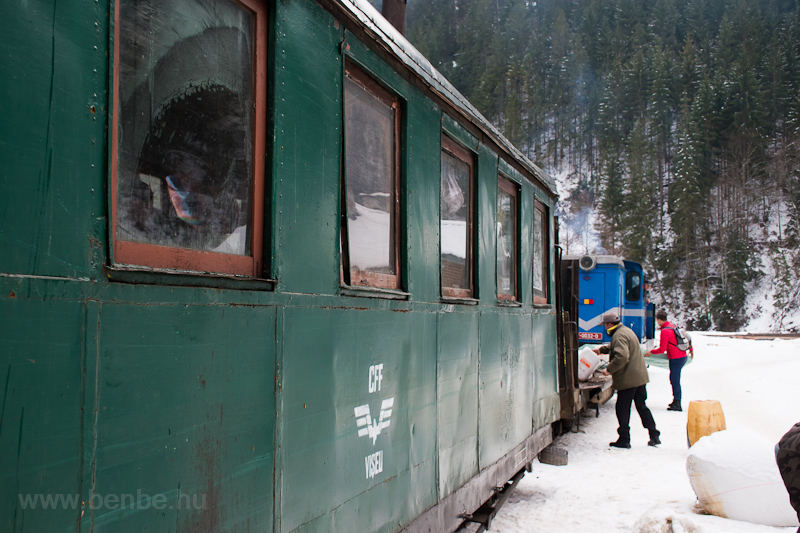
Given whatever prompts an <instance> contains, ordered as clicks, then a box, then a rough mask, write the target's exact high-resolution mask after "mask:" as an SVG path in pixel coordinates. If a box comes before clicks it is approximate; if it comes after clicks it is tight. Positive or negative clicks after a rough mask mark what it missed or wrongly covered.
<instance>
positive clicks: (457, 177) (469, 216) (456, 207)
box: [440, 136, 474, 298]
mask: <svg viewBox="0 0 800 533" xmlns="http://www.w3.org/2000/svg"><path fill="white" fill-rule="evenodd" d="M473 161H474V160H473V156H472V154H471V153H470V152H468V151H467V150H465V149H464V148H462V147H461V146H459V145H458V144H456V143H455V142H454V141H452V140H451V139H450V138H449V137H445V136H442V183H441V202H440V237H441V253H442V256H441V257H442V258H441V262H442V264H441V269H442V279H441V282H442V296H454V297H459V298H468V297H470V296H472V293H473V291H472V224H473V222H472V221H473V213H472V183H473V178H472V176H473V175H474V171H473V168H474V163H473Z"/></svg>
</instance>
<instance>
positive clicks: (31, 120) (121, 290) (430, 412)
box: [0, 0, 559, 532]
mask: <svg viewBox="0 0 800 533" xmlns="http://www.w3.org/2000/svg"><path fill="white" fill-rule="evenodd" d="M269 5H270V14H269V36H270V37H269V39H270V44H269V65H270V69H269V73H268V77H269V84H268V85H269V88H270V91H269V94H268V99H269V108H268V110H267V113H268V132H267V137H268V139H269V143H268V147H267V160H268V167H267V168H268V179H267V192H266V194H267V202H266V203H267V204H268V207H267V211H268V217H267V219H266V220H267V221H268V226H269V227H267V228H266V236H265V241H266V243H267V247H266V249H267V250H268V254H269V258H268V261H267V264H268V265H269V272H268V274H269V277H271V278H274V279H275V280H276V283H266V282H261V281H252V280H231V279H223V278H214V277H207V276H203V277H201V276H197V275H193V274H186V273H184V274H180V275H176V274H169V273H155V272H136V273H130V272H120V271H118V270H115V267H114V265H111V264H109V260H108V249H109V248H110V246H111V244H112V243H111V242H110V241H109V237H108V235H109V227H108V217H109V213H110V211H109V206H108V202H107V198H108V186H109V183H110V181H109V179H110V177H109V176H110V174H109V172H110V171H109V161H110V155H109V146H110V142H111V141H110V139H109V137H108V131H109V128H110V124H109V120H110V119H109V117H110V113H109V107H110V105H111V104H112V102H111V100H110V96H109V90H108V87H109V79H110V72H113V59H112V58H113V42H112V39H111V38H110V35H111V34H112V33H113V28H112V25H111V23H110V22H109V20H113V4H111V5H109V4H104V3H99V4H98V3H86V2H80V1H78V0H63V1H59V2H55V1H54V0H51V1H46V0H42V1H40V2H35V3H33V4H30V3H12V4H9V5H8V6H6V7H5V11H6V13H7V16H4V17H3V18H2V19H0V70H2V71H3V72H4V73H6V74H7V76H6V77H4V79H3V80H2V81H1V82H0V115H2V116H3V117H4V120H3V124H2V125H0V161H2V168H3V170H2V172H0V187H2V190H3V191H4V194H3V197H2V198H0V220H2V224H0V252H1V253H0V531H13V532H24V531H30V532H38V531H114V532H118V531H137V532H138V531H144V530H149V531H176V532H178V531H248V530H251V531H275V532H290V531H334V530H335V531H397V530H399V529H401V528H402V527H404V526H405V525H407V524H409V523H410V522H411V521H412V520H414V519H415V518H416V517H417V516H419V515H420V514H421V513H424V512H425V511H426V510H428V509H430V508H431V507H432V506H434V505H436V504H437V503H439V502H441V501H442V500H444V499H445V498H448V497H449V496H452V495H453V494H454V492H456V491H458V490H459V489H461V488H463V487H466V486H467V485H468V484H469V481H470V480H471V479H473V478H474V476H476V475H479V474H480V473H481V472H485V471H486V469H487V468H490V467H492V465H493V464H496V462H497V461H499V460H501V459H503V458H504V457H506V456H507V454H508V453H509V452H511V451H512V450H514V449H515V447H517V446H518V445H520V443H522V442H523V441H525V440H526V439H527V438H528V437H529V436H531V435H532V434H533V433H534V432H535V431H536V430H539V429H541V428H544V427H546V426H547V425H548V424H549V423H551V422H553V421H555V420H556V419H557V418H558V406H559V404H558V396H557V393H556V391H557V388H556V385H557V379H556V371H557V368H556V349H555V325H556V316H555V312H554V309H553V307H552V306H546V307H535V306H533V305H532V286H531V285H532V280H531V276H532V259H531V257H530V255H531V254H530V244H529V241H530V237H531V234H530V231H529V230H528V229H524V230H523V231H522V232H521V237H520V242H521V258H520V287H521V306H520V307H504V306H499V305H498V302H497V298H496V288H495V280H496V274H495V268H496V229H495V217H496V213H495V211H496V204H497V201H496V198H497V175H498V172H499V171H500V170H501V169H503V170H504V171H505V172H507V173H508V174H509V175H511V177H513V178H514V179H516V180H518V181H519V182H520V183H521V195H520V199H521V203H522V204H521V217H522V223H523V228H527V227H528V226H529V225H530V221H531V217H532V213H533V200H534V198H538V199H540V200H542V201H543V202H544V203H545V204H546V205H548V206H549V207H550V208H551V214H552V207H553V206H554V197H553V194H552V192H551V191H548V190H547V189H546V188H545V187H544V186H543V185H542V184H541V183H538V182H535V181H531V180H529V179H528V177H526V176H523V175H522V174H520V172H519V171H518V170H516V167H512V166H510V165H508V164H507V163H504V162H501V158H499V157H498V148H497V146H495V145H494V144H493V143H492V142H491V139H489V138H487V137H485V136H481V135H477V134H475V131H474V130H475V127H474V125H469V127H467V126H465V125H462V124H461V123H460V122H458V120H456V119H455V118H453V117H459V114H458V113H457V112H455V111H454V110H453V109H443V108H442V105H443V104H444V102H443V101H442V100H441V98H437V99H432V98H431V94H430V93H429V92H427V91H426V90H425V88H424V83H421V82H419V81H416V82H414V81H413V80H412V79H411V76H410V75H409V74H407V73H406V72H404V71H403V69H402V68H401V67H399V66H398V65H399V63H398V62H396V61H390V58H388V52H386V51H385V50H384V49H382V47H381V46H378V45H376V44H375V43H373V42H372V41H371V40H370V39H368V38H366V37H365V36H366V35H367V33H364V32H363V31H361V30H360V29H359V28H357V27H354V26H353V25H352V23H349V22H347V21H345V20H344V19H342V18H339V19H337V18H336V17H335V16H334V15H333V14H332V13H331V12H329V11H327V10H326V9H324V8H323V7H322V6H321V5H320V4H318V3H316V2H314V1H313V0H293V1H291V2H274V3H270V4H269ZM326 5H328V4H326ZM345 56H347V57H349V58H350V59H351V60H352V61H355V62H357V63H358V64H359V65H361V66H362V67H364V69H365V70H367V71H368V72H370V73H372V75H373V76H375V77H376V78H377V79H379V80H380V81H381V83H383V84H384V85H385V86H386V87H388V88H389V89H390V90H391V91H393V92H395V93H396V94H397V95H398V96H399V97H400V99H401V102H402V107H403V124H404V128H403V137H402V143H403V162H402V165H401V168H402V191H403V193H402V198H403V202H404V208H403V221H402V227H403V239H402V241H403V245H404V250H403V264H402V271H403V284H404V286H403V289H404V291H406V292H407V293H409V294H410V296H409V297H407V298H406V297H402V298H401V299H399V300H394V299H387V298H380V297H378V298H363V297H358V296H354V295H353V294H358V293H353V292H347V291H343V290H342V289H341V287H340V276H339V264H340V257H339V253H340V252H339V223H340V220H339V218H340V196H339V195H340V172H341V159H342V156H341V154H342V144H341V143H342V138H341V127H342V124H341V121H342V118H341V116H342V115H341V106H342V102H341V87H342V85H341V83H342V82H341V79H342V78H341V76H342V68H343V61H344V57H345ZM22 64H24V68H22V67H21V66H20V65H22ZM443 129H444V130H446V131H448V132H450V134H451V135H454V136H456V137H457V138H458V139H459V140H461V141H462V142H464V143H465V145H466V146H468V147H469V148H470V149H471V150H474V151H475V153H476V156H477V166H476V168H477V182H476V206H477V210H476V220H475V223H476V228H475V229H476V231H475V251H476V253H475V261H476V264H475V272H476V278H475V279H476V296H477V297H478V299H479V301H478V302H477V303H476V304H475V305H458V304H455V305H454V304H452V303H448V302H442V300H441V293H440V284H439V275H440V267H439V240H440V237H439V190H438V188H439V176H440V164H441V145H440V140H441V135H442V131H443ZM503 157H507V156H503ZM551 242H552V228H551ZM551 252H552V250H551ZM551 261H552V253H551ZM550 283H551V285H550V287H551V290H550V294H551V295H552V294H553V292H554V290H555V286H554V284H553V282H552V280H551V282H550ZM345 293H346V294H345ZM372 296H375V295H374V294H373V295H372ZM378 365H382V366H381V367H380V372H379V373H378ZM370 369H372V374H370ZM370 378H371V379H370ZM378 383H379V384H380V388H378ZM389 399H392V400H393V401H392V403H391V407H388V406H387V405H384V401H385V400H389ZM364 406H369V411H370V416H371V420H372V422H376V421H379V420H380V412H381V410H382V409H381V407H382V406H383V407H384V409H383V411H387V410H388V409H391V414H390V415H386V416H385V417H384V420H383V421H384V422H386V421H388V422H390V423H389V424H388V425H387V426H386V427H382V429H381V431H380V433H376V431H377V430H376V429H375V428H376V427H377V426H373V433H372V435H370V433H369V430H368V429H367V432H366V434H362V435H359V430H363V429H365V427H366V426H365V425H362V426H359V425H358V424H359V422H358V419H360V418H363V417H364V416H363V412H364V409H363V408H364ZM358 408H362V409H361V410H358ZM372 417H374V419H373V418H372ZM378 452H381V454H379V455H376V454H377V453H378ZM19 495H23V496H25V495H30V496H32V497H33V496H35V495H43V496H44V495H51V496H55V495H63V496H64V497H67V496H69V497H71V496H73V495H74V496H75V497H76V502H77V503H75V504H74V505H66V506H64V507H59V508H58V509H47V510H45V509H42V508H41V507H40V508H37V509H33V508H31V507H30V506H29V505H28V506H27V508H25V507H26V506H25V505H23V503H24V502H22V501H21V500H20V497H19ZM128 495H130V497H131V498H135V501H134V504H132V505H129V506H128V507H127V508H125V509H123V508H122V504H123V503H130V502H126V501H120V500H121V499H122V498H127V497H128ZM109 497H110V498H111V499H110V500H109V499H108V498H109ZM114 498H117V499H116V501H115V499H114ZM101 499H102V500H101ZM156 500H157V502H158V503H156ZM87 502H89V504H87ZM203 502H204V503H205V505H203ZM198 503H199V504H200V505H199V507H198V505H197V504H198ZM91 504H95V505H91ZM98 504H101V505H98ZM161 506H163V507H161ZM179 506H180V508H178V507H179Z"/></svg>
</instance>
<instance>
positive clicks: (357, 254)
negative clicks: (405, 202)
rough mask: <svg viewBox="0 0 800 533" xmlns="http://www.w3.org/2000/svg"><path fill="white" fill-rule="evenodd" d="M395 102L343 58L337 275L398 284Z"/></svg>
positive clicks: (357, 282)
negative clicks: (339, 262)
mask: <svg viewBox="0 0 800 533" xmlns="http://www.w3.org/2000/svg"><path fill="white" fill-rule="evenodd" d="M400 115H401V113H400V102H399V99H398V98H397V97H396V96H395V95H393V94H392V93H390V92H389V91H388V90H386V89H385V88H384V87H382V86H381V85H379V84H378V83H377V82H376V81H375V80H373V79H372V78H370V77H369V76H368V75H367V74H366V73H364V72H363V71H361V70H360V69H358V68H357V67H355V66H354V65H352V64H350V63H347V65H346V68H345V80H344V133H345V135H344V150H345V158H344V160H345V172H344V182H345V183H344V187H343V191H344V198H343V201H342V204H343V205H342V213H343V221H344V223H343V224H342V252H343V253H342V262H343V268H342V275H343V277H344V279H343V281H344V283H346V284H349V285H354V286H367V287H379V288H386V289H399V288H400V238H399V235H400V225H399V220H400V201H399V198H400Z"/></svg>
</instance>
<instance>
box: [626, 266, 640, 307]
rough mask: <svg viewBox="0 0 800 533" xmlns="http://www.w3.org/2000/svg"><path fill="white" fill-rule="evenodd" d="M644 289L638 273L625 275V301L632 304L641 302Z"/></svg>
mask: <svg viewBox="0 0 800 533" xmlns="http://www.w3.org/2000/svg"><path fill="white" fill-rule="evenodd" d="M641 289H642V276H641V274H639V273H638V272H628V273H627V274H625V299H626V300H628V301H630V302H636V301H638V300H639V296H640V294H641Z"/></svg>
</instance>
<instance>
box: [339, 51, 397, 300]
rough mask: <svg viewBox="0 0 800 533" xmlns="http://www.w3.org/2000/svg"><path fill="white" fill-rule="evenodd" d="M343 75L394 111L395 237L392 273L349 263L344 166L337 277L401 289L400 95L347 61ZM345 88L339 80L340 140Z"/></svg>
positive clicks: (358, 283)
mask: <svg viewBox="0 0 800 533" xmlns="http://www.w3.org/2000/svg"><path fill="white" fill-rule="evenodd" d="M344 75H345V76H346V77H348V78H350V79H351V80H352V81H354V82H355V83H356V84H357V85H360V86H361V87H362V88H363V89H364V90H366V91H367V92H369V93H371V94H372V95H373V96H375V97H377V98H378V99H379V100H381V101H382V102H383V103H385V104H386V105H388V106H389V107H391V108H392V109H393V110H394V167H393V172H394V175H393V176H392V180H393V187H392V192H393V194H394V199H393V202H392V212H391V216H392V229H391V235H392V237H393V238H394V246H393V247H391V248H390V252H389V253H390V261H391V264H392V266H393V268H394V272H395V273H394V274H382V273H378V272H368V271H364V270H359V269H357V268H353V267H351V266H350V257H349V256H350V245H349V230H348V223H347V175H346V174H347V169H346V166H345V167H344V170H343V172H342V183H341V191H342V193H341V197H342V198H341V206H342V208H341V228H340V232H341V233H340V255H341V259H342V264H341V265H340V276H341V280H342V283H343V284H345V285H350V286H362V287H375V288H380V289H400V288H401V276H400V267H401V262H400V250H401V236H402V234H401V219H400V198H401V196H400V194H401V187H400V176H401V164H400V163H401V155H402V150H401V133H402V109H401V105H400V98H399V97H398V96H397V95H395V94H394V93H392V92H390V91H389V90H388V89H386V88H385V87H383V86H382V85H381V84H380V83H378V82H377V81H376V80H374V79H373V78H372V77H371V76H370V75H369V74H367V73H366V72H364V71H363V70H362V69H361V68H359V67H358V66H356V65H355V64H354V63H352V62H351V61H349V60H346V61H345V65H344ZM344 91H345V84H344V82H343V83H342V139H343V140H344V138H345V128H346V126H347V124H346V117H345V113H344ZM345 144H346V143H344V142H343V154H342V161H343V162H344V161H345V160H346V158H347V155H346V154H347V152H346V150H347V147H346V146H344V145H345Z"/></svg>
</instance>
